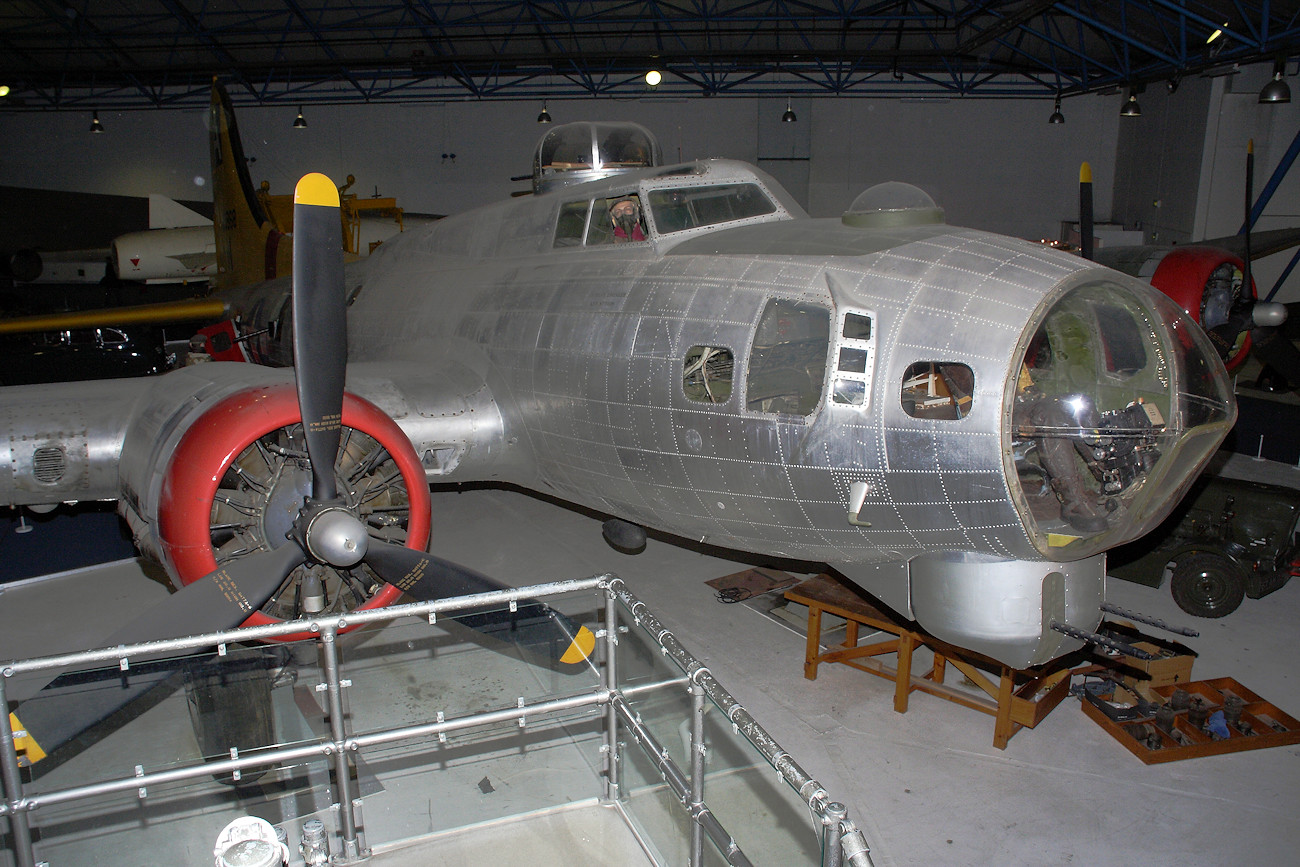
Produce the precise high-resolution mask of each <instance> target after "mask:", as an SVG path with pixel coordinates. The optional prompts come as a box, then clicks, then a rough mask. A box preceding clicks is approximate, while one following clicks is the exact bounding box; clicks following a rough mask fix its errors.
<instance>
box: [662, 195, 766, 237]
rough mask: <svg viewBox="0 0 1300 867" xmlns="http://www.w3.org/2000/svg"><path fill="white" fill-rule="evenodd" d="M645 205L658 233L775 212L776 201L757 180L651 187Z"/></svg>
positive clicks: (713, 224)
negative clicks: (691, 185)
mask: <svg viewBox="0 0 1300 867" xmlns="http://www.w3.org/2000/svg"><path fill="white" fill-rule="evenodd" d="M649 205H650V212H651V213H652V214H653V216H654V223H655V229H656V230H657V231H658V232H659V234H661V235H667V234H670V233H672V232H684V231H686V230H687V229H698V228H700V227H701V226H715V225H718V224H719V223H730V222H734V221H736V220H744V219H748V218H750V217H762V216H766V215H767V214H773V213H776V204H775V203H774V202H773V201H772V200H771V199H770V198H768V196H767V194H766V193H764V192H763V190H762V188H761V187H759V186H758V184H714V185H710V186H699V187H679V188H670V189H658V190H651V191H650V197H649Z"/></svg>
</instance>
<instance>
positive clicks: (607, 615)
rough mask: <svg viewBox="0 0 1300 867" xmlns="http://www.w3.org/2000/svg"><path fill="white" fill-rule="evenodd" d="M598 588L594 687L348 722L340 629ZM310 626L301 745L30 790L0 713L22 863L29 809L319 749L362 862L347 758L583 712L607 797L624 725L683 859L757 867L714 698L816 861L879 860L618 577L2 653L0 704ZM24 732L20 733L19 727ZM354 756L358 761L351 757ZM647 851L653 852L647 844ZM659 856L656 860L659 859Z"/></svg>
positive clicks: (616, 780)
mask: <svg viewBox="0 0 1300 867" xmlns="http://www.w3.org/2000/svg"><path fill="white" fill-rule="evenodd" d="M591 591H599V592H601V593H603V594H604V624H603V628H600V629H599V630H597V632H596V636H597V639H598V641H599V642H600V646H601V647H602V648H603V652H602V653H600V654H597V655H596V656H597V657H598V658H597V659H596V660H595V664H596V666H597V669H598V673H599V683H598V685H597V686H595V687H594V688H592V689H590V690H589V691H587V692H585V693H581V694H578V695H573V696H567V697H563V698H554V699H547V700H535V701H532V702H526V701H525V700H524V699H522V698H520V699H519V700H518V703H517V704H515V705H513V706H510V707H505V708H501V709H498V710H490V711H486V712H479V713H472V714H466V715H464V716H459V717H454V718H444V716H443V714H442V713H439V714H438V715H437V719H436V720H434V721H429V722H420V723H414V724H407V725H399V726H393V727H386V728H382V729H378V730H375V731H370V732H364V733H357V732H354V731H352V730H351V728H352V727H351V725H350V722H349V718H348V715H347V714H346V713H345V712H344V707H343V689H344V687H345V686H347V685H349V683H350V681H348V680H347V679H345V678H343V677H342V676H341V674H340V650H339V646H338V641H337V639H338V637H339V634H340V632H341V631H342V630H345V629H351V628H353V627H357V626H361V625H364V624H379V623H391V622H392V621H396V620H398V619H404V618H410V617H419V618H425V619H427V620H428V621H429V622H430V623H434V622H435V621H436V619H437V618H438V616H440V615H449V616H455V614H456V612H458V611H463V610H466V609H471V608H473V609H479V610H482V609H483V608H484V607H485V606H501V607H505V606H510V607H512V608H513V607H514V606H515V605H516V603H517V602H518V601H519V600H522V599H528V600H534V599H544V598H547V597H555V596H561V595H565V594H572V593H579V592H591ZM620 611H622V612H624V613H625V614H626V615H627V616H629V617H631V619H632V620H633V621H634V623H635V625H636V626H637V627H639V629H640V630H641V631H642V632H643V633H644V635H645V636H647V637H648V638H649V639H650V640H651V641H653V643H654V644H655V645H656V646H657V648H658V650H659V653H660V655H661V656H662V657H664V658H666V659H668V660H670V661H671V662H672V664H673V666H674V667H675V668H676V669H678V670H679V671H680V674H677V675H675V676H670V677H667V678H664V679H659V680H655V681H652V682H641V683H629V684H621V683H620V682H619V666H618V648H619V642H620V635H621V634H624V633H625V632H626V630H627V628H628V627H626V626H621V625H620V618H619V614H620ZM304 632H306V633H309V634H311V635H312V636H314V640H315V641H316V642H317V644H318V650H319V655H320V658H321V660H322V672H323V683H322V685H321V687H320V689H321V691H322V692H324V693H325V695H326V699H327V717H328V726H329V731H328V736H327V737H325V736H322V737H318V738H314V739H310V740H307V741H304V742H302V743H299V744H295V745H293V746H282V747H272V748H268V749H260V748H259V749H258V750H257V752H256V753H255V754H251V753H248V751H247V750H246V751H245V754H244V755H240V754H239V752H238V750H236V749H235V748H231V749H230V750H229V755H230V758H228V759H219V760H204V761H197V762H192V763H183V764H180V765H178V766H174V767H167V768H163V769H157V770H145V769H144V767H143V765H136V766H135V773H134V774H133V775H130V776H122V777H117V778H111V779H104V780H100V781H97V782H93V783H88V784H83V785H76V786H69V787H65V788H61V789H54V790H51V791H41V792H33V791H30V785H28V784H24V782H23V780H22V772H21V767H20V764H19V761H18V756H17V753H16V752H15V732H14V731H13V729H12V726H11V724H10V718H9V716H8V714H0V771H2V772H3V773H2V778H3V784H4V795H5V800H4V802H3V803H0V816H4V817H6V818H7V820H8V822H9V825H10V829H11V830H10V837H11V841H12V849H13V854H14V856H15V858H16V861H17V865H18V867H37V865H38V863H43V862H37V860H36V855H35V851H34V846H33V835H32V829H31V825H30V820H29V816H30V814H31V813H32V811H34V810H36V809H38V808H41V807H49V806H53V805H56V804H63V803H68V802H73V801H87V802H89V801H93V800H94V799H96V798H104V797H106V796H109V795H113V794H116V793H120V792H131V791H132V790H134V791H135V792H136V794H137V797H138V798H139V799H140V800H144V799H145V798H147V797H148V790H149V788H150V787H151V786H162V785H164V784H173V783H185V782H193V783H197V782H198V781H199V780H200V779H202V778H206V777H210V776H211V775H214V774H234V775H235V777H234V778H235V779H239V776H238V775H239V774H241V773H244V772H248V771H251V770H254V769H260V768H269V767H270V766H273V765H276V764H279V763H282V762H300V761H309V760H320V759H324V760H326V761H327V762H328V763H329V764H330V765H331V771H332V774H331V776H332V777H333V786H334V788H333V792H334V793H335V795H336V800H337V804H335V805H334V807H335V808H336V809H335V810H334V812H335V813H336V815H337V816H338V827H337V828H336V829H335V830H336V833H337V835H338V837H339V838H340V843H341V846H340V850H341V851H340V855H339V857H337V858H336V859H335V860H336V861H338V862H342V863H349V862H356V861H363V860H365V859H366V858H367V857H368V856H369V855H370V850H369V849H367V848H366V845H365V843H364V841H363V840H362V838H361V835H359V833H358V826H359V822H358V813H359V809H360V798H359V797H358V792H357V791H355V789H356V785H357V784H356V781H355V780H354V778H353V773H352V771H353V767H352V766H353V764H355V762H356V761H357V760H359V759H360V757H361V756H362V755H363V753H364V751H366V750H371V749H374V748H376V747H379V746H382V745H394V744H397V745H401V744H404V743H412V742H416V741H422V740H425V739H428V738H430V737H435V736H436V737H444V736H445V735H446V734H448V733H451V732H455V731H458V730H463V729H469V728H473V727H479V726H485V725H492V724H496V723H510V722H517V723H518V728H519V729H520V730H522V729H524V728H526V727H527V726H528V725H529V721H530V720H531V721H536V720H542V719H547V718H552V719H553V718H556V717H558V716H559V715H562V714H568V713H571V712H573V711H575V710H578V709H584V708H585V709H592V710H595V711H597V712H600V711H603V713H601V714H600V715H601V717H602V718H603V722H602V726H601V727H602V731H601V734H600V737H601V740H602V744H601V747H600V751H601V753H602V755H603V756H604V759H603V765H604V767H603V777H604V779H603V790H604V797H605V799H606V800H607V801H609V802H614V803H617V802H618V801H619V800H620V797H621V796H622V791H621V787H622V783H621V779H620V776H621V765H622V763H623V762H624V761H626V759H622V758H620V756H621V753H620V749H619V747H620V740H619V739H620V736H621V735H620V732H623V731H625V732H626V733H627V735H629V736H630V737H631V738H632V739H633V740H634V741H635V742H636V744H637V745H638V746H639V747H640V748H641V751H642V752H643V754H644V756H645V757H646V758H648V759H649V760H650V762H651V763H652V764H653V765H654V767H655V768H656V769H657V771H658V772H659V774H660V776H661V777H662V780H663V782H664V783H665V785H666V786H667V788H668V790H669V791H670V792H671V794H672V796H673V800H674V801H675V802H676V803H677V804H678V805H679V806H680V808H681V809H682V810H683V811H684V813H685V814H686V816H688V817H689V821H690V834H691V839H690V841H689V864H690V865H692V867H695V865H703V864H705V863H706V862H705V860H704V858H705V854H704V845H705V838H706V837H707V838H708V840H709V841H710V842H711V843H712V844H713V846H714V847H715V848H716V850H717V852H718V853H720V854H721V856H722V857H723V859H724V860H725V861H726V863H728V864H732V865H737V867H743V865H749V864H752V863H754V862H753V861H752V860H751V859H750V858H749V857H748V856H747V855H746V854H745V852H744V850H743V848H742V847H741V845H740V844H739V843H738V842H737V841H736V839H735V838H734V836H733V835H732V834H731V833H730V832H729V831H728V830H727V828H726V827H724V824H723V822H722V821H721V820H720V819H719V818H718V816H717V814H716V813H715V811H714V810H713V809H711V808H710V806H709V805H708V804H707V803H706V801H705V777H706V774H705V755H706V752H707V750H708V745H707V743H706V738H705V722H704V721H705V713H706V709H707V702H708V701H712V703H713V704H714V705H715V706H716V707H717V708H718V709H719V710H720V711H721V712H722V713H723V714H724V715H725V717H726V719H727V720H728V721H729V722H730V724H731V726H732V730H733V731H734V732H736V733H739V734H740V735H742V736H743V737H744V739H745V740H746V741H747V742H748V743H749V744H750V745H751V746H752V748H753V749H754V750H756V751H757V752H758V753H759V754H761V756H762V757H763V759H764V760H765V761H766V762H767V763H769V764H770V765H771V766H772V768H774V769H775V770H776V771H777V773H778V775H779V778H780V779H781V780H782V781H784V783H786V784H787V785H788V786H789V787H790V789H791V790H793V792H794V793H797V797H798V799H799V800H800V801H801V802H803V803H804V804H805V805H806V806H807V808H808V810H809V812H810V815H811V816H813V817H814V818H815V821H816V822H818V823H819V824H820V826H821V832H820V833H821V838H822V839H821V841H820V850H821V860H820V864H821V865H822V867H840V865H842V864H845V863H848V864H852V865H855V867H866V865H870V864H871V859H870V854H869V849H868V847H867V845H866V842H865V840H864V838H863V835H862V834H861V832H860V831H859V830H858V829H857V828H856V826H855V825H854V823H853V822H852V821H851V820H850V819H849V817H848V811H847V809H846V808H845V807H844V805H843V804H841V803H839V802H836V801H834V800H832V799H831V797H830V796H829V795H828V794H827V793H826V791H825V790H824V789H823V788H822V786H821V785H820V784H819V783H818V782H817V781H816V780H815V779H813V778H812V777H811V776H809V775H808V774H807V773H806V772H805V771H804V770H803V768H802V767H800V765H799V764H798V763H797V762H796V761H795V760H794V758H793V757H792V756H790V755H789V754H788V753H787V752H785V750H783V749H782V748H781V746H780V745H779V744H778V743H777V742H776V741H775V740H774V739H773V738H772V737H771V736H770V735H769V734H768V733H767V731H766V730H765V729H764V728H763V727H762V726H761V725H760V724H759V723H758V722H757V720H755V719H754V717H753V716H752V715H751V714H750V713H749V711H747V710H746V709H745V708H744V707H743V706H742V705H741V704H740V703H739V702H738V701H737V700H736V699H735V697H733V696H732V695H731V693H730V692H728V691H727V690H726V689H725V688H724V687H723V686H722V685H721V684H720V683H718V681H717V680H716V679H715V678H714V677H713V675H712V674H711V673H710V671H709V669H708V668H707V667H705V666H704V665H703V664H702V663H701V662H700V661H699V660H698V659H696V658H695V657H694V656H692V655H691V653H690V652H689V651H687V650H686V649H685V647H684V646H683V645H682V644H681V642H680V641H678V639H677V638H676V636H674V635H673V634H672V633H671V632H670V631H668V630H667V629H666V628H664V626H663V625H662V624H661V623H660V621H659V620H658V619H657V618H656V617H655V616H654V614H652V613H651V612H650V610H649V609H648V608H647V607H646V605H645V604H644V603H643V602H642V601H641V600H639V599H638V598H637V597H636V596H635V595H634V594H633V593H632V592H631V591H630V590H628V589H627V587H626V585H625V584H624V583H623V581H622V579H620V578H618V577H616V576H614V575H611V574H605V575H600V576H595V577H592V578H586V579H581V580H571V581H559V582H553V583H549V584H540V585H534V586H530V587H524V588H519V589H516V590H509V591H499V592H494V593H484V594H478V595H474V596H464V597H457V598H453V599H444V600H439V601H436V602H423V603H416V604H409V605H396V606H390V607H387V608H381V609H376V610H371V611H358V612H353V613H350V614H347V615H344V616H332V617H317V618H310V619H304V620H297V621H287V622H283V623H276V624H272V625H266V626H255V627H249V628H241V629H234V630H228V631H224V632H215V633H210V634H205V635H197V636H192V637H188V638H178V639H169V640H166V641H153V642H147V643H143V644H134V645H123V646H118V647H108V648H101V649H97V650H88V651H82V652H77V653H67V654H60V655H56V656H46V657H40V658H35V659H26V660H13V661H9V662H3V663H0V675H2V676H0V706H5V707H7V700H6V695H5V686H6V683H7V682H8V681H9V679H10V678H12V677H14V676H16V675H20V674H28V673H33V672H52V671H57V670H60V669H68V668H72V667H79V668H84V667H87V666H93V665H98V664H103V663H116V664H117V665H118V666H119V667H120V668H121V669H122V670H123V671H125V670H127V669H129V667H130V665H131V662H132V660H133V659H135V660H141V659H145V658H148V659H151V660H156V659H158V658H159V657H160V656H164V655H168V654H173V655H174V654H181V653H186V652H193V651H198V650H211V649H212V648H213V647H215V648H216V649H217V653H218V654H219V656H222V657H224V656H225V654H226V648H227V645H228V644H232V643H235V642H248V641H257V640H263V639H269V638H274V637H277V636H284V635H291V634H296V633H304ZM665 687H677V688H681V687H685V688H686V689H688V691H689V694H690V700H691V710H690V734H689V745H688V746H689V749H688V756H689V761H688V764H689V767H688V768H683V767H681V765H680V764H679V763H678V762H677V761H676V760H674V758H673V757H672V756H671V755H670V752H669V751H668V750H667V749H665V748H664V746H663V745H662V744H661V743H660V741H659V740H658V739H657V738H656V736H655V734H654V733H653V732H652V730H651V728H652V727H651V726H649V725H647V724H645V722H644V721H643V719H642V716H641V714H640V713H639V712H638V710H637V709H636V707H635V706H634V705H635V702H636V700H637V699H638V698H639V697H641V696H645V695H648V694H653V693H655V692H657V691H661V690H663V689H664V688H665ZM17 735H18V737H22V735H23V733H21V732H19V733H17ZM354 757H355V758H354ZM647 854H648V853H647ZM652 860H653V859H652Z"/></svg>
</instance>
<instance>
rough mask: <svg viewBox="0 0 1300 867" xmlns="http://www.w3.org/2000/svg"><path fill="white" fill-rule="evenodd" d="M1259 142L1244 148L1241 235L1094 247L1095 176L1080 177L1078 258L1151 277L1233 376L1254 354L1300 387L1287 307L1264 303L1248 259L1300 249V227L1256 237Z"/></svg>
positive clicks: (1083, 173) (1085, 172) (1086, 172)
mask: <svg viewBox="0 0 1300 867" xmlns="http://www.w3.org/2000/svg"><path fill="white" fill-rule="evenodd" d="M1254 166H1255V160H1254V143H1253V142H1251V143H1249V144H1248V146H1247V154H1246V175H1245V222H1244V223H1243V226H1244V227H1246V229H1245V230H1243V231H1242V232H1241V233H1240V234H1238V235H1232V236H1229V237H1226V238H1216V239H1211V240H1206V241H1201V242H1199V243H1196V244H1183V245H1177V246H1174V245H1168V244H1141V245H1136V246H1128V247H1102V248H1097V249H1095V250H1094V249H1093V243H1092V241H1093V238H1092V232H1091V231H1088V232H1087V233H1086V234H1085V233H1084V231H1083V227H1084V226H1085V225H1086V226H1089V227H1090V226H1091V225H1092V221H1093V216H1092V171H1091V169H1090V168H1089V166H1088V165H1087V163H1085V164H1084V165H1083V167H1082V168H1081V170H1080V174H1079V212H1080V227H1081V228H1080V238H1081V239H1086V240H1085V241H1084V243H1083V245H1082V249H1081V253H1082V255H1083V257H1084V258H1085V259H1092V260H1095V261H1097V262H1099V263H1101V264H1103V265H1106V266H1108V267H1110V268H1114V269H1116V270H1117V271H1122V272H1124V273H1125V274H1129V275H1131V276H1133V277H1137V278H1139V279H1142V280H1146V281H1147V282H1149V283H1150V284H1151V285H1152V286H1154V287H1155V288H1157V289H1159V290H1160V291H1161V292H1163V293H1164V294H1166V295H1168V296H1169V297H1170V298H1172V299H1173V300H1174V302H1175V303H1177V304H1178V306H1180V307H1182V308H1183V310H1185V311H1186V312H1187V314H1188V315H1189V316H1191V317H1192V320H1193V321H1194V322H1196V323H1197V324H1198V325H1200V326H1201V327H1202V328H1204V329H1205V330H1206V332H1207V333H1208V335H1209V336H1210V340H1211V342H1212V343H1213V344H1214V345H1215V348H1216V349H1217V350H1218V352H1219V357H1220V358H1221V359H1222V360H1223V362H1224V364H1225V365H1226V366H1227V368H1228V370H1229V371H1233V372H1235V371H1237V370H1239V369H1240V368H1241V367H1242V365H1243V364H1245V363H1246V359H1247V358H1248V357H1249V356H1250V355H1251V353H1252V351H1253V352H1254V354H1255V356H1256V357H1257V358H1258V359H1259V361H1260V363H1261V364H1263V365H1266V366H1271V367H1273V368H1274V369H1275V370H1277V371H1279V372H1280V373H1281V374H1282V375H1283V376H1286V375H1287V374H1288V373H1289V374H1290V377H1291V381H1292V382H1300V351H1297V350H1296V348H1295V345H1294V344H1293V343H1292V342H1291V340H1290V338H1289V337H1287V335H1286V334H1285V333H1284V332H1283V331H1282V330H1281V326H1282V325H1283V324H1284V323H1285V322H1286V319H1287V309H1286V308H1285V307H1284V306H1283V305H1281V304H1277V303H1272V302H1261V301H1260V300H1259V294H1258V291H1257V289H1256V286H1255V281H1254V280H1253V279H1252V276H1251V262H1252V261H1253V260H1255V259H1259V258H1263V257H1265V256H1271V255H1273V254H1274V253H1280V252H1282V251H1284V250H1288V249H1290V248H1292V247H1294V246H1296V245H1297V244H1300V229H1275V230H1273V231H1270V232H1252V231H1250V230H1249V227H1250V226H1251V224H1252V223H1253V219H1252V206H1253V205H1254V201H1253V197H1254V193H1253V187H1254Z"/></svg>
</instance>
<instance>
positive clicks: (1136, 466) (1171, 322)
mask: <svg viewBox="0 0 1300 867" xmlns="http://www.w3.org/2000/svg"><path fill="white" fill-rule="evenodd" d="M1213 355H1214V353H1213V350H1212V349H1210V348H1209V345H1208V342H1207V341H1206V338H1205V336H1204V334H1203V333H1201V332H1200V330H1199V329H1198V328H1197V327H1196V326H1195V325H1194V324H1192V323H1191V321H1190V320H1189V319H1188V318H1187V317H1186V316H1184V315H1182V314H1181V312H1180V311H1178V310H1177V308H1176V307H1175V306H1174V305H1173V302H1171V301H1169V299H1167V298H1166V297H1165V296H1163V295H1159V294H1157V293H1155V292H1151V293H1149V294H1146V293H1143V294H1139V293H1138V292H1136V291H1133V290H1131V289H1128V288H1126V287H1123V286H1119V285H1117V284H1114V283H1110V282H1108V281H1106V282H1094V283H1088V284H1084V285H1082V286H1079V287H1077V288H1075V289H1073V290H1071V291H1070V292H1068V293H1066V294H1065V295H1064V296H1063V297H1061V298H1060V300H1058V301H1057V302H1056V303H1055V304H1053V305H1052V306H1051V307H1050V308H1049V309H1048V310H1047V312H1046V315H1045V316H1044V317H1043V318H1042V320H1041V322H1040V323H1039V325H1038V327H1037V329H1036V330H1035V331H1034V332H1033V333H1032V338H1031V339H1030V340H1029V341H1028V344H1027V345H1026V346H1024V349H1023V354H1022V356H1021V361H1020V363H1019V364H1018V365H1016V367H1015V370H1016V371H1017V372H1016V373H1015V374H1014V375H1015V376H1016V377H1017V379H1016V381H1015V382H1014V383H1010V384H1009V386H1010V388H1009V390H1008V393H1011V394H1014V395H1015V397H1014V403H1013V405H1012V407H1011V424H1010V430H1009V434H1010V436H1009V439H1010V445H1011V449H1010V453H1011V454H1013V455H1014V459H1015V471H1016V472H1015V478H1016V479H1017V481H1018V482H1019V488H1020V490H1019V492H1018V496H1017V499H1018V500H1019V501H1020V502H1021V504H1022V505H1021V511H1022V513H1023V514H1026V515H1027V517H1028V521H1027V523H1028V524H1030V525H1031V526H1032V527H1033V529H1034V530H1035V532H1034V534H1033V535H1034V537H1035V541H1036V543H1037V544H1038V546H1039V548H1040V549H1041V550H1043V553H1044V554H1048V555H1052V556H1062V557H1064V556H1069V557H1070V558H1074V557H1078V556H1087V555H1088V554H1090V553H1092V552H1094V551H1097V550H1102V549H1104V548H1107V547H1110V546H1111V545H1113V544H1116V543H1117V542H1119V541H1123V539H1125V538H1132V537H1134V536H1135V535H1137V533H1138V531H1139V528H1142V527H1147V525H1151V524H1154V523H1155V521H1156V520H1158V518H1159V517H1162V516H1163V514H1164V510H1163V507H1164V506H1166V505H1167V504H1168V503H1169V502H1171V501H1172V500H1173V499H1174V498H1175V497H1176V496H1177V494H1178V491H1177V490H1175V489H1174V487H1173V486H1174V485H1177V484H1178V483H1179V482H1180V481H1181V480H1183V479H1185V478H1186V477H1187V473H1185V472H1180V471H1178V468H1180V467H1182V468H1186V467H1190V466H1195V465H1196V464H1198V463H1199V462H1200V461H1202V460H1203V459H1204V458H1205V457H1207V455H1208V450H1209V449H1213V448H1214V447H1215V445H1217V443H1218V437H1219V436H1221V434H1222V431H1223V430H1224V429H1225V428H1226V427H1227V426H1229V425H1231V423H1232V420H1233V414H1234V413H1233V409H1232V407H1233V404H1232V399H1231V393H1230V386H1229V383H1228V381H1227V377H1226V375H1225V374H1224V372H1223V371H1222V368H1219V367H1216V366H1214V365H1212V364H1211V362H1210V359H1211V358H1212V357H1213Z"/></svg>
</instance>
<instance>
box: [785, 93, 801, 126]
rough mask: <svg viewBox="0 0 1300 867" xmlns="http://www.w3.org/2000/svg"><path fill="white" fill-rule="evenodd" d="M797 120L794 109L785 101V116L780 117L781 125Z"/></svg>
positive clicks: (788, 101)
mask: <svg viewBox="0 0 1300 867" xmlns="http://www.w3.org/2000/svg"><path fill="white" fill-rule="evenodd" d="M796 120H798V118H797V117H795V116H794V109H793V108H791V107H790V100H788V99H787V100H786V101H785V114H783V115H781V123H794V122H795V121H796Z"/></svg>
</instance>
